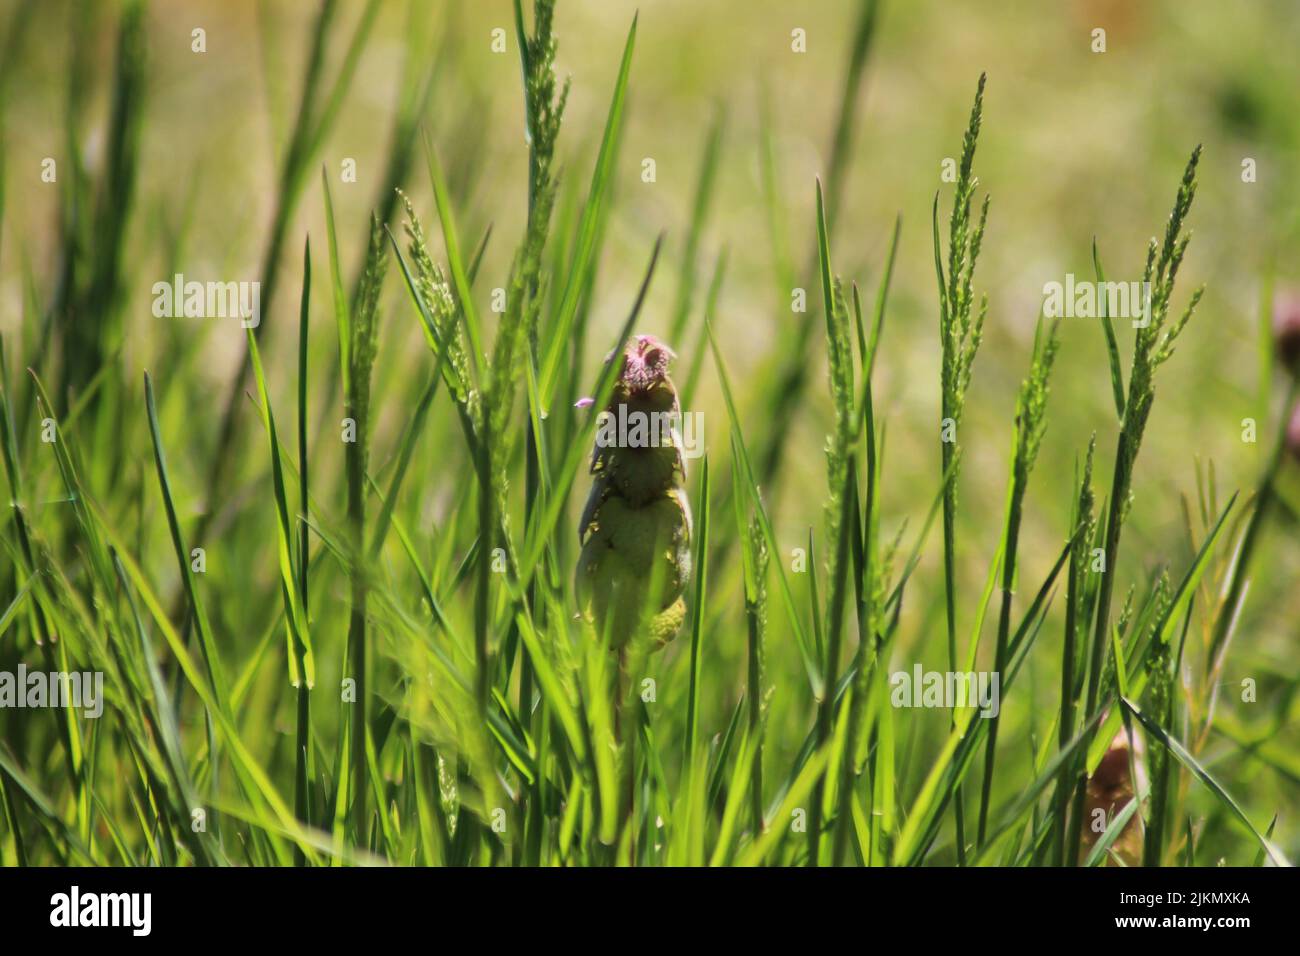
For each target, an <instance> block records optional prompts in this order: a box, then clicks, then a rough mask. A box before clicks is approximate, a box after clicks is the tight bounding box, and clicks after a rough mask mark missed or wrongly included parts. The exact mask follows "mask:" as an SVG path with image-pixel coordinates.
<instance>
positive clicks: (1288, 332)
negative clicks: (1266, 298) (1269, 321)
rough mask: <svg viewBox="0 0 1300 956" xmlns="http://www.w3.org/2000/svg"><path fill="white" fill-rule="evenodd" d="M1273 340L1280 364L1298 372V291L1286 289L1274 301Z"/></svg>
mask: <svg viewBox="0 0 1300 956" xmlns="http://www.w3.org/2000/svg"><path fill="white" fill-rule="evenodd" d="M1273 342H1274V347H1275V348H1276V349H1277V357H1278V359H1279V360H1280V361H1281V362H1282V364H1283V365H1285V366H1286V367H1287V368H1289V369H1290V370H1291V371H1292V372H1293V373H1294V372H1300V293H1297V292H1294V291H1288V292H1285V293H1282V294H1281V295H1279V296H1278V297H1277V299H1276V300H1275V301H1274V303H1273Z"/></svg>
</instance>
